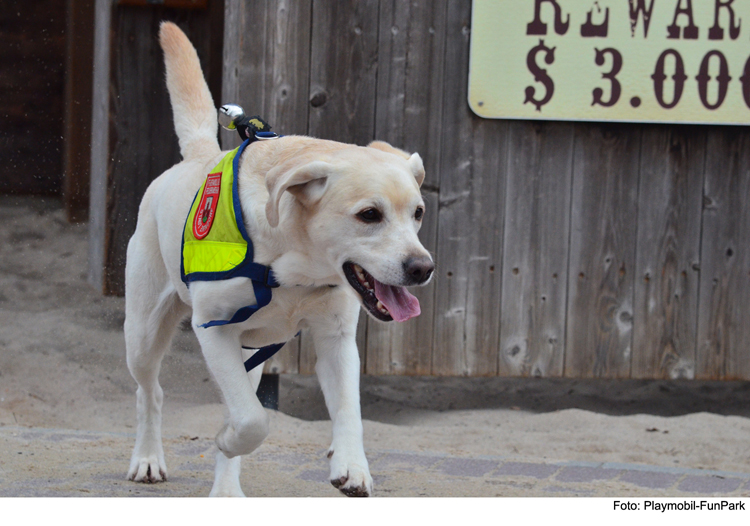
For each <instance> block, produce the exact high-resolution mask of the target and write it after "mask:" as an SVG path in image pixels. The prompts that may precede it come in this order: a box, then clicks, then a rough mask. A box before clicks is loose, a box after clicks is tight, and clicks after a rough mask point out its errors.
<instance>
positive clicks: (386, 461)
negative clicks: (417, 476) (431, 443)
mask: <svg viewBox="0 0 750 526" xmlns="http://www.w3.org/2000/svg"><path fill="white" fill-rule="evenodd" d="M441 460H443V457H435V456H427V455H412V454H408V453H386V454H385V455H383V456H381V457H379V458H378V459H377V460H374V461H372V462H371V465H372V466H374V467H378V468H399V469H401V470H404V471H415V470H416V469H427V468H429V467H432V466H434V465H435V464H437V463H438V462H440V461H441Z"/></svg>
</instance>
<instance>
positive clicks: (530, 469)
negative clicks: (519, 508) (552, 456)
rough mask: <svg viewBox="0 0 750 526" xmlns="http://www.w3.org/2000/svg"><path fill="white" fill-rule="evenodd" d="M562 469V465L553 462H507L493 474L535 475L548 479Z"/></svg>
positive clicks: (538, 477) (495, 475) (537, 477)
mask: <svg viewBox="0 0 750 526" xmlns="http://www.w3.org/2000/svg"><path fill="white" fill-rule="evenodd" d="M559 469H560V466H554V465H552V464H534V463H533V462H506V463H505V464H503V465H502V466H500V469H498V470H497V471H496V472H495V473H493V474H492V476H493V477H498V476H511V477H534V478H536V479H546V478H548V477H551V476H552V475H554V474H555V473H557V471H558V470H559Z"/></svg>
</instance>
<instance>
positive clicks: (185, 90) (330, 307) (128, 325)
mask: <svg viewBox="0 0 750 526" xmlns="http://www.w3.org/2000/svg"><path fill="white" fill-rule="evenodd" d="M160 41H161V45H162V48H163V50H164V54H165V62H166V70H167V87H168V90H169V94H170V97H171V101H172V107H173V110H174V124H175V130H176V132H177V136H178V138H179V142H180V150H181V153H182V156H183V161H182V162H180V163H179V164H177V165H175V166H174V167H172V168H170V169H169V170H167V171H166V172H164V173H163V174H162V175H161V176H159V177H158V178H157V179H156V180H154V182H153V183H152V184H151V185H150V186H149V188H148V190H147V191H146V193H145V195H144V197H143V201H142V203H141V206H140V210H139V214H138V225H137V228H136V231H135V234H134V235H133V237H132V239H131V240H130V243H129V245H128V252H127V268H126V286H125V289H126V320H125V339H126V345H127V362H128V367H129V369H130V371H131V374H132V375H133V378H134V379H135V380H136V382H137V383H138V390H137V414H138V417H137V418H138V430H137V438H136V443H135V448H134V451H133V456H132V460H131V462H130V469H129V473H128V477H129V478H130V479H131V480H135V481H138V482H158V481H164V480H166V479H167V466H166V464H165V461H164V452H163V449H162V443H161V406H162V400H163V394H162V389H161V387H160V385H159V382H158V376H159V369H160V365H161V360H162V358H163V357H164V354H165V353H166V351H167V349H168V347H169V344H170V341H171V338H172V335H173V333H174V329H175V326H176V325H177V324H178V323H179V321H180V320H181V319H182V318H183V317H185V316H186V315H189V314H191V313H192V325H193V328H194V331H195V333H196V335H197V337H198V340H199V342H200V345H201V349H202V351H203V354H204V356H205V359H206V363H207V365H208V368H209V369H210V371H211V373H212V375H213V377H214V379H215V380H216V382H217V384H218V386H219V388H220V389H221V393H222V395H223V398H224V401H225V403H226V406H227V409H228V413H227V417H226V423H225V425H224V427H223V428H222V429H221V430H220V431H219V433H218V435H217V436H216V444H217V446H218V448H219V453H218V455H217V459H216V475H215V480H214V485H213V488H212V490H211V496H244V495H243V493H242V489H241V488H240V482H239V475H240V458H241V457H240V456H241V455H247V454H249V453H251V452H252V451H253V450H255V449H256V448H257V447H258V446H259V445H260V444H261V442H262V441H263V440H264V439H265V437H266V436H267V434H268V422H269V420H268V415H267V413H266V411H265V410H264V409H263V407H262V406H261V404H260V402H259V401H258V398H257V396H256V394H255V391H256V389H257V386H258V382H259V380H260V375H261V370H262V367H257V368H256V369H254V370H253V371H252V372H251V373H250V374H248V373H246V372H245V369H244V366H243V361H244V359H246V358H247V357H248V355H247V352H248V351H244V350H243V349H241V346H242V345H245V346H249V347H252V348H259V347H261V346H264V345H268V344H271V343H276V342H280V341H286V340H288V339H290V338H292V337H293V336H294V334H295V333H296V332H297V331H298V330H300V329H301V328H307V330H308V331H309V334H310V335H311V337H312V339H313V341H314V344H315V349H316V354H317V364H316V367H315V370H316V372H317V375H318V378H319V380H320V385H321V387H322V390H323V393H324V395H325V400H326V405H327V407H328V410H329V412H330V416H331V420H332V422H333V439H332V443H331V447H330V450H329V458H330V480H331V482H332V484H334V486H336V487H338V488H339V489H340V490H341V491H342V492H344V493H345V494H347V495H358V496H359V495H361V496H366V495H370V494H372V477H371V476H370V472H369V468H368V464H367V459H366V457H365V452H364V446H363V436H362V422H361V416H360V406H359V374H360V364H359V356H358V352H357V346H356V343H355V333H356V326H357V318H358V316H359V309H360V304H361V303H362V301H361V297H360V295H359V294H358V293H357V292H356V291H355V289H354V288H353V286H352V285H350V282H349V281H347V277H346V275H345V273H344V270H343V265H344V263H346V262H348V261H351V262H356V263H357V264H359V265H361V266H362V267H364V268H366V269H367V271H368V272H369V273H370V274H371V275H372V276H373V277H374V278H375V280H377V281H380V282H381V283H385V284H388V285H394V286H401V285H412V284H415V283H414V280H413V279H412V280H410V277H409V276H408V275H406V274H407V270H405V268H406V265H405V263H404V261H405V260H408V259H409V258H411V259H416V260H418V261H421V262H422V263H423V265H422V266H423V267H426V271H425V272H424V273H423V274H426V277H427V279H420V282H419V283H416V284H424V283H425V282H426V281H428V280H429V277H430V274H431V272H432V268H433V266H432V259H431V258H430V255H429V253H428V252H427V251H426V250H425V248H424V247H423V246H422V244H421V243H420V241H419V239H418V238H417V232H418V231H419V227H420V218H421V213H419V214H416V215H415V211H417V210H418V209H422V210H423V207H424V203H423V201H422V197H421V195H420V191H419V187H420V185H421V183H422V181H423V179H424V168H423V166H422V160H421V158H420V157H419V155H418V154H413V155H408V154H406V153H404V152H402V151H401V150H398V149H396V148H393V147H391V146H390V145H388V144H386V143H380V142H377V143H373V144H371V145H370V146H368V147H358V146H353V145H347V144H341V143H336V142H332V141H323V140H317V139H312V138H309V137H301V136H289V137H283V138H280V139H277V140H273V141H259V142H256V143H253V144H252V145H250V146H248V148H247V149H246V150H245V153H244V154H243V157H242V159H241V166H240V169H239V174H237V175H236V176H237V177H239V187H240V190H239V191H240V200H241V205H242V211H243V215H244V221H245V226H246V228H247V231H248V233H249V234H250V237H251V238H252V240H253V244H254V247H255V261H257V262H260V263H262V264H264V265H271V266H272V267H273V269H274V273H275V275H276V277H277V279H278V281H279V282H280V284H281V287H280V288H277V289H274V291H273V299H272V301H271V303H270V304H269V305H268V306H266V307H264V308H263V309H261V310H260V311H258V313H257V314H255V315H253V316H252V317H251V318H249V319H248V320H247V321H245V322H243V323H240V324H235V325H227V326H220V327H212V328H209V329H204V328H200V327H199V325H200V324H202V323H205V322H207V321H209V320H215V319H228V318H229V317H231V316H232V314H233V313H234V312H235V311H236V310H237V309H238V308H240V307H243V306H245V305H251V304H254V303H255V296H254V293H253V288H252V285H251V283H250V281H249V280H248V279H246V278H233V279H229V280H224V281H211V282H206V281H203V282H201V281H198V282H193V283H192V284H191V285H190V288H188V287H186V286H185V284H184V283H183V282H182V281H181V279H180V258H181V238H182V230H183V225H184V223H185V218H186V216H187V214H188V212H189V209H190V206H191V203H192V201H193V198H194V196H195V194H196V192H197V190H198V188H199V187H200V185H201V184H202V182H203V180H204V179H205V177H206V175H207V174H208V173H209V171H210V170H211V169H212V168H213V167H214V166H215V165H216V164H218V162H219V161H220V160H221V159H222V157H223V156H224V154H225V153H226V152H222V151H221V150H220V148H219V144H218V142H217V139H216V136H217V129H218V126H217V114H216V109H215V106H214V103H213V100H212V98H211V95H210V93H209V91H208V87H207V86H206V83H205V81H204V79H203V74H202V72H201V69H200V63H199V61H198V57H197V55H196V53H195V50H194V48H193V47H192V45H191V44H190V42H189V41H188V39H187V37H186V36H185V35H184V34H183V33H182V31H180V29H178V28H177V26H175V25H174V24H171V23H163V24H162V27H161V32H160ZM368 208H374V209H377V210H378V211H379V213H381V214H382V220H381V221H380V222H378V223H376V224H370V223H367V222H364V221H362V220H361V219H360V218H358V217H357V214H359V213H360V212H361V211H362V210H363V209H368ZM424 277H425V276H424V275H423V276H422V277H421V278H424ZM331 285H336V287H331ZM243 353H245V355H243Z"/></svg>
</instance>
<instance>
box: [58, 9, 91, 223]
mask: <svg viewBox="0 0 750 526" xmlns="http://www.w3.org/2000/svg"><path fill="white" fill-rule="evenodd" d="M67 10H68V16H67V23H66V58H65V126H64V131H63V133H64V137H65V148H64V152H63V202H64V204H65V213H66V215H67V217H68V221H72V222H83V221H86V220H87V219H88V215H89V183H90V181H91V170H90V165H91V104H92V102H91V90H92V85H93V72H94V67H93V66H94V0H68V1H67Z"/></svg>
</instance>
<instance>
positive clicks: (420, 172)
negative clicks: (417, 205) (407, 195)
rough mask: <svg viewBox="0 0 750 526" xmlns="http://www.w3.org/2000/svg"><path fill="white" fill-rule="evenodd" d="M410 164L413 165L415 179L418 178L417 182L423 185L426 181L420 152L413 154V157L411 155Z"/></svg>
mask: <svg viewBox="0 0 750 526" xmlns="http://www.w3.org/2000/svg"><path fill="white" fill-rule="evenodd" d="M409 166H411V171H412V173H413V174H414V179H416V180H417V184H418V185H419V186H420V187H421V186H422V183H423V182H424V164H423V163H422V158H421V157H420V156H419V154H418V153H416V152H415V153H413V154H411V157H409Z"/></svg>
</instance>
